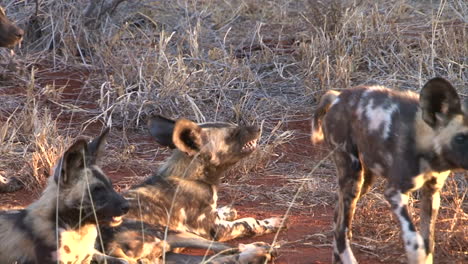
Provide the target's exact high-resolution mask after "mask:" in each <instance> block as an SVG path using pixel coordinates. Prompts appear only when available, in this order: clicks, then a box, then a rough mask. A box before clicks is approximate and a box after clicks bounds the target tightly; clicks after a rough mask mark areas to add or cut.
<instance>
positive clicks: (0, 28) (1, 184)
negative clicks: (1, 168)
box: [0, 6, 24, 193]
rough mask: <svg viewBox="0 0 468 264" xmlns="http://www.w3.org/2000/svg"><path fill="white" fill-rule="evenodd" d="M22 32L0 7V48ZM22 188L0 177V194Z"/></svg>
mask: <svg viewBox="0 0 468 264" xmlns="http://www.w3.org/2000/svg"><path fill="white" fill-rule="evenodd" d="M23 35H24V32H23V30H22V29H21V28H19V27H18V26H16V25H15V24H13V23H12V22H11V21H10V20H9V19H8V17H7V16H6V14H5V10H4V9H3V7H2V6H0V47H3V48H11V47H13V46H15V45H17V44H18V43H20V42H21V40H22V39H23ZM22 187H23V185H22V183H21V182H20V181H19V180H18V179H16V178H14V177H4V176H2V175H0V193H6V192H14V191H17V190H19V189H21V188H22Z"/></svg>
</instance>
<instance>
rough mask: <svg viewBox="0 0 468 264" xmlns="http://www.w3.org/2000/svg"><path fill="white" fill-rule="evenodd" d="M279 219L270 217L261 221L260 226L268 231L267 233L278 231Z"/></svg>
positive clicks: (280, 219)
mask: <svg viewBox="0 0 468 264" xmlns="http://www.w3.org/2000/svg"><path fill="white" fill-rule="evenodd" d="M281 221H282V218H281V217H271V218H267V219H264V220H262V221H261V223H262V226H263V227H264V228H265V229H266V230H267V231H268V232H274V231H276V230H278V229H280V227H282V226H281Z"/></svg>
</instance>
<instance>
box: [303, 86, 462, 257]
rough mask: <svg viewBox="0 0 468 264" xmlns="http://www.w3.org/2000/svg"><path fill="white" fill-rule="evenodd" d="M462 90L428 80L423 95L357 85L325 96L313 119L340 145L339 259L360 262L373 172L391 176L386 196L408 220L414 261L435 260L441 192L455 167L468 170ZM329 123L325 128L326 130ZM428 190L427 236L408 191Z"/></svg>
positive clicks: (424, 205)
mask: <svg viewBox="0 0 468 264" xmlns="http://www.w3.org/2000/svg"><path fill="white" fill-rule="evenodd" d="M464 110H465V109H463V108H462V104H461V102H460V98H459V97H458V94H457V91H456V90H455V88H453V87H452V85H451V84H450V83H449V82H448V81H446V80H444V79H442V78H434V79H431V80H430V81H428V82H427V83H426V84H425V85H424V87H423V88H422V90H421V93H420V95H419V97H418V96H417V95H416V94H414V93H412V92H399V91H395V90H391V89H387V88H384V87H356V88H350V89H346V90H343V91H342V92H341V93H338V92H334V91H330V92H328V93H327V94H325V95H324V96H323V97H322V100H321V102H320V104H319V106H318V109H317V110H316V112H315V114H314V117H313V120H312V141H313V142H314V143H316V142H319V141H320V140H321V139H323V137H324V138H325V141H326V143H327V144H328V145H329V146H330V147H331V148H334V149H335V152H334V154H333V158H334V161H335V164H336V167H337V170H338V183H339V190H338V203H337V207H336V211H335V219H334V222H335V232H334V254H333V260H334V263H357V262H356V259H355V257H354V255H353V253H352V251H351V248H350V239H351V223H352V219H353V215H354V211H355V206H356V203H357V200H358V199H359V197H361V196H362V195H364V194H365V193H366V192H367V191H368V190H369V188H370V186H371V183H372V180H373V178H374V175H381V176H384V177H385V178H387V181H388V185H387V188H386V191H385V197H386V199H387V200H388V202H389V203H390V205H391V207H392V210H393V212H394V214H395V215H396V216H397V217H398V220H399V222H400V225H401V230H402V238H403V241H404V244H405V249H406V254H407V257H408V263H432V259H433V252H434V225H435V221H436V218H437V213H438V209H439V203H440V194H439V191H440V189H441V188H442V186H443V185H444V182H445V179H446V178H447V176H448V175H449V174H450V171H451V170H454V169H468V114H467V113H465V112H464ZM322 129H323V132H322ZM420 188H421V235H420V234H419V233H418V232H417V231H416V229H415V226H414V225H413V222H412V221H411V218H410V216H409V213H408V197H409V195H410V193H411V192H413V191H415V190H418V189H420Z"/></svg>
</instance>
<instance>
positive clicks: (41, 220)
mask: <svg viewBox="0 0 468 264" xmlns="http://www.w3.org/2000/svg"><path fill="white" fill-rule="evenodd" d="M57 192H58V190H57V186H56V185H55V184H50V183H49V184H48V186H47V187H46V189H45V190H44V192H43V195H42V196H41V197H40V198H39V200H36V201H35V202H34V203H32V204H31V205H29V206H28V207H27V208H26V211H27V212H28V213H27V215H26V217H25V219H24V221H25V224H26V225H28V226H30V227H31V228H33V229H34V231H35V232H34V233H35V234H36V235H37V236H38V237H39V238H40V239H43V241H44V243H46V244H49V245H51V244H55V243H56V240H57V239H56V234H57V233H56V231H57V230H59V229H62V230H63V229H65V230H75V231H77V232H79V231H80V230H81V229H82V228H88V227H89V226H94V227H95V226H96V224H95V221H94V218H93V217H92V216H86V217H85V216H84V215H83V214H81V215H80V210H79V209H63V208H60V207H59V208H60V209H59V210H57V203H60V198H59V199H57ZM58 200H59V201H58ZM57 213H58V214H57ZM57 216H58V217H57ZM80 216H81V217H80ZM57 220H58V221H57Z"/></svg>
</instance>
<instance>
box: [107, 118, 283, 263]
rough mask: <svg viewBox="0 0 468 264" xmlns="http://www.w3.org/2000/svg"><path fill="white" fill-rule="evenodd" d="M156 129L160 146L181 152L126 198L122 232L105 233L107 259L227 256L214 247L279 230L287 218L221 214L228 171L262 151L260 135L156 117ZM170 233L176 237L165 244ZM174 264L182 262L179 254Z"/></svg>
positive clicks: (236, 128) (231, 211) (234, 127)
mask: <svg viewBox="0 0 468 264" xmlns="http://www.w3.org/2000/svg"><path fill="white" fill-rule="evenodd" d="M149 129H150V133H151V134H152V136H153V137H154V138H155V139H156V141H157V142H159V143H160V144H162V145H164V146H169V147H171V148H175V150H174V152H173V154H172V156H170V157H169V159H168V160H167V161H166V162H165V163H164V164H163V165H162V167H161V168H160V169H159V170H158V172H157V173H156V174H154V175H153V176H151V177H149V178H148V179H146V180H145V181H144V182H143V183H141V184H138V185H136V186H133V187H132V188H131V189H130V190H128V191H127V192H126V193H125V194H124V196H125V197H126V198H127V199H128V200H129V202H130V211H129V212H128V214H127V215H126V216H125V217H124V222H123V224H122V225H120V226H119V227H115V228H104V229H103V240H104V244H105V252H106V253H108V254H110V255H112V256H115V257H119V258H124V259H126V260H128V261H129V262H130V263H135V262H136V261H143V260H149V261H155V260H156V259H158V258H160V257H161V256H162V255H163V251H167V252H168V251H172V249H173V248H178V247H199V248H207V247H209V248H211V249H213V250H214V251H220V250H224V249H227V248H229V247H228V246H227V245H225V244H222V243H219V242H213V241H210V240H217V241H226V240H230V239H234V238H237V237H242V236H252V235H261V234H266V233H270V232H273V231H274V230H277V229H278V228H279V224H280V221H279V220H280V219H279V218H275V217H274V218H269V219H265V220H256V219H254V218H242V219H238V220H234V219H233V218H235V217H236V212H235V210H234V209H230V208H227V207H223V208H222V209H217V189H218V185H219V183H220V179H221V177H222V175H223V172H224V171H226V170H227V169H228V168H229V167H231V166H232V165H234V164H235V163H237V162H238V161H239V160H241V159H242V158H245V157H247V156H248V155H249V154H251V153H252V152H253V151H254V150H255V149H256V146H257V141H258V138H259V136H260V132H259V129H258V128H257V127H254V126H237V125H233V124H230V123H204V124H196V123H194V122H192V121H189V120H187V119H180V120H178V121H177V122H174V121H172V120H169V119H166V118H163V117H155V118H153V119H152V120H151V121H150V123H149ZM231 220H234V221H231ZM166 226H168V229H169V230H170V231H169V234H168V236H167V238H166V239H165V240H163V239H164V237H165V234H164V229H165V227H166ZM265 246H266V245H265V244H261V245H260V246H258V245H257V246H256V245H253V244H251V245H249V246H247V247H243V246H240V247H239V249H240V251H241V253H240V254H239V255H237V256H233V260H232V261H235V259H236V258H246V259H247V260H248V259H249V258H251V257H252V256H251V253H249V252H248V251H244V250H246V249H249V250H250V251H252V250H253V249H256V250H253V251H255V252H257V253H258V252H261V251H262V248H264V247H265ZM263 251H264V250H263ZM260 255H262V254H260ZM167 257H168V258H169V259H170V260H172V259H180V258H182V256H181V255H175V254H170V255H168V256H167ZM261 257H262V258H265V257H269V256H268V255H265V254H263V255H262V256H261ZM187 258H189V260H187V261H195V260H190V257H189V256H187ZM247 260H246V261H247ZM166 261H167V259H166ZM175 262H177V261H175ZM179 262H182V261H180V260H179ZM241 263H244V262H241ZM245 263H247V262H245Z"/></svg>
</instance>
